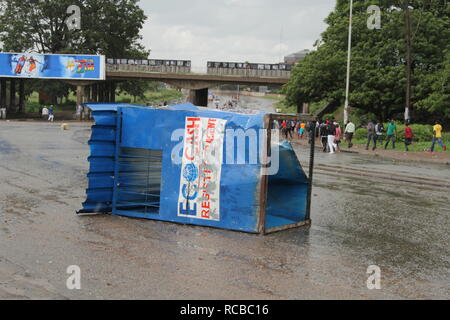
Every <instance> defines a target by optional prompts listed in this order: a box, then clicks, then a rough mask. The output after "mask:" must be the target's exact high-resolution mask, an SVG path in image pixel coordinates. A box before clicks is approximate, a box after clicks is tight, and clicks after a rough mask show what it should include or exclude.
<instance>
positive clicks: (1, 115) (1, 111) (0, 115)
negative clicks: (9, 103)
mask: <svg viewBox="0 0 450 320" xmlns="http://www.w3.org/2000/svg"><path fill="white" fill-rule="evenodd" d="M0 119H3V120H5V119H6V108H5V107H4V106H1V107H0Z"/></svg>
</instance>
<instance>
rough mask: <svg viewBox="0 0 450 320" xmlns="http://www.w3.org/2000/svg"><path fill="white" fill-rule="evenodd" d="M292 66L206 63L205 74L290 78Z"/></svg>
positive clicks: (280, 64) (281, 64) (279, 64)
mask: <svg viewBox="0 0 450 320" xmlns="http://www.w3.org/2000/svg"><path fill="white" fill-rule="evenodd" d="M291 69H292V65H289V64H284V63H278V64H262V63H248V62H208V69H207V73H208V74H211V75H219V76H241V77H252V78H258V77H264V78H286V79H288V78H290V76H291Z"/></svg>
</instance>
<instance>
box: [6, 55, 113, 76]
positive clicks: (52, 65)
mask: <svg viewBox="0 0 450 320" xmlns="http://www.w3.org/2000/svg"><path fill="white" fill-rule="evenodd" d="M0 77H8V78H14V77H17V78H41V79H73V80H77V79H79V80H104V79H105V57H104V56H95V55H63V54H33V53H0Z"/></svg>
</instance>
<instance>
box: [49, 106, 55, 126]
mask: <svg viewBox="0 0 450 320" xmlns="http://www.w3.org/2000/svg"><path fill="white" fill-rule="evenodd" d="M54 119H55V114H54V110H53V106H50V108H49V109H48V121H51V122H53V120H54Z"/></svg>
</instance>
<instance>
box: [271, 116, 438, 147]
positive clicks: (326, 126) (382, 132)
mask: <svg viewBox="0 0 450 320" xmlns="http://www.w3.org/2000/svg"><path fill="white" fill-rule="evenodd" d="M314 127H315V132H314V129H313V128H314ZM275 128H277V129H281V132H282V134H283V136H284V138H285V139H286V140H290V139H292V138H293V137H294V135H296V136H297V138H299V139H303V138H308V141H309V142H311V139H312V137H315V138H319V139H320V142H321V145H322V150H323V152H328V153H331V154H333V153H336V152H340V145H341V143H342V141H341V140H342V139H343V140H345V141H346V142H347V143H348V148H349V149H351V148H352V147H353V138H354V136H355V133H356V125H355V124H354V123H353V122H352V121H347V123H346V124H345V129H344V130H343V131H342V128H341V126H340V124H339V122H337V121H336V120H334V119H329V120H325V121H322V120H319V121H317V122H316V124H315V126H314V123H313V122H311V121H308V122H304V121H295V120H284V121H276V122H275ZM366 129H367V143H366V150H369V148H370V147H372V151H375V150H376V149H377V147H378V146H379V145H381V146H384V149H385V150H387V148H388V147H389V145H390V144H391V143H392V149H395V147H396V140H397V138H398V129H397V125H396V123H395V121H394V120H391V121H389V123H388V124H387V127H386V128H385V125H384V124H383V123H382V122H381V121H377V122H375V121H369V122H368V124H367V126H366ZM442 130H443V129H442V125H441V124H440V122H439V121H436V123H435V125H434V126H433V140H432V144H431V148H430V150H429V151H430V152H434V149H435V146H436V144H439V145H440V146H441V147H442V150H443V151H446V150H447V147H446V145H445V144H444V143H443V141H442V138H443V135H442ZM385 138H386V140H385ZM413 140H414V132H413V130H412V128H411V126H410V124H409V123H405V127H404V143H405V151H409V146H410V145H411V144H412V143H413Z"/></svg>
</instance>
